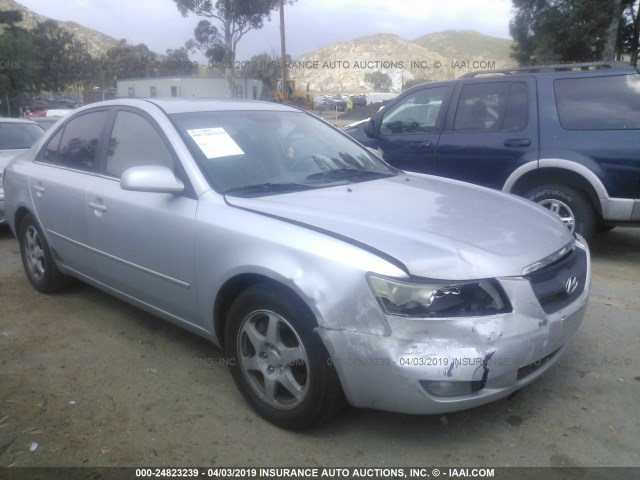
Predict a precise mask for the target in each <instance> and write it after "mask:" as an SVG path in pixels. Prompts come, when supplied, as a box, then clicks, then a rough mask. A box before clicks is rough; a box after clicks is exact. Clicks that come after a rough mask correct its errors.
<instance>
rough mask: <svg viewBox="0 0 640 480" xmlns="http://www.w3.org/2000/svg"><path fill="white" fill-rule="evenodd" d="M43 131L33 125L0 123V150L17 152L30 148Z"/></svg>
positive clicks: (38, 126)
mask: <svg viewBox="0 0 640 480" xmlns="http://www.w3.org/2000/svg"><path fill="white" fill-rule="evenodd" d="M43 133H44V129H43V128H42V127H41V126H40V125H36V124H33V123H8V122H7V123H3V122H0V150H18V149H27V148H31V145H33V144H34V143H35V141H36V140H38V139H39V138H40V137H41V136H42V134H43Z"/></svg>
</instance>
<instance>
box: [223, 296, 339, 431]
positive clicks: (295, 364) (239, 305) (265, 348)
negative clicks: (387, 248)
mask: <svg viewBox="0 0 640 480" xmlns="http://www.w3.org/2000/svg"><path fill="white" fill-rule="evenodd" d="M316 326H317V323H316V319H315V317H314V315H313V314H312V312H311V311H309V309H308V308H307V306H306V305H305V304H304V303H303V302H302V301H301V300H300V299H299V298H298V297H296V296H295V295H294V294H293V293H291V292H290V291H288V290H286V289H285V288H283V287H279V286H274V285H269V284H257V285H253V286H251V287H249V288H248V289H247V290H245V291H244V292H242V293H241V294H240V295H239V296H238V298H237V299H236V300H235V302H234V303H233V305H232V306H231V309H230V311H229V317H228V323H227V327H226V332H225V345H226V349H227V354H228V355H229V357H230V359H231V361H230V365H231V375H232V377H233V380H234V381H235V383H236V385H237V386H238V389H239V390H240V392H241V393H242V395H243V396H244V398H245V399H246V401H247V402H248V403H249V404H250V405H251V407H252V408H253V409H254V410H256V412H257V413H258V414H259V415H260V416H262V417H263V418H265V419H266V420H268V421H269V422H271V423H273V424H275V425H277V426H279V427H281V428H286V429H289V430H300V429H303V428H307V427H309V426H311V425H314V424H317V423H319V422H322V421H324V420H327V419H328V418H330V417H331V416H333V415H334V414H335V413H337V412H338V411H339V410H340V408H341V407H342V406H343V404H344V397H343V393H342V389H341V387H340V382H339V380H338V376H337V374H336V371H335V369H334V368H333V366H332V364H331V361H330V360H329V354H328V353H327V351H326V349H325V348H324V345H323V344H322V341H321V340H320V337H319V336H318V334H317V333H316V332H315V331H314V329H315V327H316Z"/></svg>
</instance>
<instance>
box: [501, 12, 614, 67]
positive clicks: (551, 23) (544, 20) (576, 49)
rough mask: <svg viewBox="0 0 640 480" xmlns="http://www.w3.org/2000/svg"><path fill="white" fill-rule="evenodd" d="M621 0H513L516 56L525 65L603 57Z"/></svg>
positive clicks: (511, 26) (591, 59)
mask: <svg viewBox="0 0 640 480" xmlns="http://www.w3.org/2000/svg"><path fill="white" fill-rule="evenodd" d="M616 3H617V0H513V7H514V11H515V14H514V18H513V20H512V22H511V24H510V31H511V36H512V37H513V39H514V40H515V42H516V43H515V46H514V51H513V54H512V56H513V57H514V58H515V59H516V60H518V61H519V62H520V63H521V64H529V63H557V62H567V61H595V60H600V59H602V58H603V53H604V51H605V46H606V44H607V40H608V38H609V37H607V32H608V29H609V28H610V26H611V24H612V21H613V19H614V18H615V17H616V15H617V14H618V13H619V12H616Z"/></svg>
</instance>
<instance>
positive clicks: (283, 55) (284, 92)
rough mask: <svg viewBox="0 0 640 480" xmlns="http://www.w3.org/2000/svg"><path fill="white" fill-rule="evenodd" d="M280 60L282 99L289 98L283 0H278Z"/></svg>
mask: <svg viewBox="0 0 640 480" xmlns="http://www.w3.org/2000/svg"><path fill="white" fill-rule="evenodd" d="M280 50H281V52H280V55H281V56H280V61H281V62H282V101H283V102H286V101H287V100H288V99H289V89H288V87H287V48H286V46H285V41H284V0H280Z"/></svg>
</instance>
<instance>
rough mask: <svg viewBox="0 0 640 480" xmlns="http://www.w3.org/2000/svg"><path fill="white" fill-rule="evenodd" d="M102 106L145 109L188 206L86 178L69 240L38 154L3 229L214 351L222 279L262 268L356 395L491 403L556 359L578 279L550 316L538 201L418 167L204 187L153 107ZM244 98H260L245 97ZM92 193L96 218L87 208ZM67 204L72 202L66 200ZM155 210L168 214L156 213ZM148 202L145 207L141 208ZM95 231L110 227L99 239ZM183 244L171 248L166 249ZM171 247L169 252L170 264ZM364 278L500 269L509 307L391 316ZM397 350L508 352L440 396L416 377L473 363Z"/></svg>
mask: <svg viewBox="0 0 640 480" xmlns="http://www.w3.org/2000/svg"><path fill="white" fill-rule="evenodd" d="M111 104H113V105H121V104H124V105H129V106H132V107H136V108H139V109H141V110H143V111H145V112H147V113H148V114H149V115H151V116H152V117H153V118H154V119H155V120H156V121H157V122H158V124H159V125H160V126H161V127H162V129H163V130H164V132H165V134H166V135H167V137H168V139H169V140H170V142H171V143H172V145H173V146H174V148H175V151H176V154H177V156H178V158H179V160H180V162H181V163H182V165H183V167H184V170H185V171H186V173H187V176H188V178H189V181H190V183H191V185H192V187H193V189H194V191H195V193H196V196H197V200H193V201H192V202H189V201H186V200H185V199H184V198H181V199H179V198H172V196H171V195H170V194H166V193H143V192H124V191H120V190H119V185H118V182H117V181H115V180H114V179H109V178H105V177H101V176H99V175H89V174H83V175H84V176H86V177H89V178H88V180H87V191H88V194H87V195H85V196H83V195H79V194H78V195H76V196H75V197H74V198H67V199H66V200H64V202H65V203H64V205H60V204H57V208H58V209H63V210H64V211H68V209H69V208H73V209H75V210H77V212H78V215H79V216H78V217H76V216H74V217H72V219H71V220H69V224H70V225H71V224H73V223H74V222H75V223H77V224H82V225H84V226H82V225H75V226H73V227H74V228H70V230H69V231H70V232H71V233H70V234H71V235H80V236H79V237H78V238H76V239H74V238H68V239H65V238H63V237H60V235H61V234H62V233H61V232H58V231H57V230H58V229H59V228H62V227H60V225H64V222H63V223H60V221H59V218H58V217H56V220H55V221H54V220H52V219H51V218H50V217H51V215H47V214H42V213H41V212H42V211H43V210H42V207H39V206H38V204H39V201H38V196H37V193H38V192H37V190H35V191H34V190H33V189H30V188H29V187H28V185H30V186H31V187H33V186H37V185H38V184H39V182H42V185H43V186H44V187H45V188H48V183H49V181H50V180H49V179H50V176H49V175H50V174H52V170H49V169H47V175H44V174H43V170H42V169H43V165H38V164H35V163H33V161H32V158H33V156H34V154H33V151H32V153H31V154H29V155H27V156H26V157H22V158H21V159H18V160H16V161H14V162H13V163H12V164H11V166H10V167H9V175H8V178H7V191H8V193H9V195H8V211H9V212H11V214H12V215H11V217H10V218H9V221H10V226H11V228H12V230H13V231H14V232H15V231H16V225H15V222H14V214H15V213H16V212H17V211H18V209H19V208H26V209H27V210H28V211H31V212H32V213H35V214H36V215H37V217H38V219H39V221H40V222H41V224H42V225H43V226H44V228H45V232H46V233H45V234H46V236H47V240H48V241H49V242H50V243H51V245H53V246H54V249H56V251H58V253H60V252H63V251H64V252H65V254H64V255H61V258H62V260H63V261H64V263H62V261H61V263H60V268H61V269H62V270H63V271H66V272H67V273H72V274H75V275H76V276H78V277H81V278H83V279H84V280H86V281H88V282H89V283H92V284H93V285H95V286H97V287H99V288H102V289H104V290H106V291H108V292H110V293H112V294H115V295H116V296H119V297H120V298H123V299H125V300H127V301H129V302H131V303H133V304H135V305H138V306H139V307H141V308H144V309H146V310H147V311H150V312H152V313H154V314H156V315H159V316H161V317H163V318H165V319H167V320H170V321H172V322H174V323H176V324H179V325H181V326H183V327H185V328H187V329H189V330H191V331H193V332H195V333H197V334H199V335H202V336H204V337H206V338H208V339H210V340H211V341H212V342H214V343H216V344H218V345H220V344H221V339H220V338H219V337H218V336H217V332H216V327H215V324H214V322H215V321H216V320H218V319H215V318H214V316H213V312H214V311H215V306H216V300H217V299H218V293H219V292H220V291H221V289H222V288H223V286H224V285H225V284H227V282H228V281H230V280H232V279H234V278H238V276H241V275H259V276H261V277H263V278H269V279H272V280H273V281H277V282H280V283H282V284H283V285H286V286H288V287H289V288H291V289H292V290H293V291H294V292H296V293H297V294H298V295H299V296H300V298H302V299H303V301H305V302H306V304H307V305H308V306H309V308H310V309H311V310H312V311H313V312H314V314H315V315H316V318H317V321H318V325H319V327H318V333H319V335H320V337H321V338H322V339H323V341H324V343H325V345H326V347H327V349H328V350H329V352H330V354H331V355H332V358H333V360H334V365H335V366H336V370H337V371H338V374H339V377H340V380H341V383H342V386H343V389H344V391H345V394H346V395H347V398H348V400H349V402H350V403H352V404H353V405H356V406H365V407H371V408H380V409H386V410H393V411H401V412H408V413H437V412H443V411H448V410H454V409H460V408H466V407H471V406H475V405H478V404H482V403H486V402H488V401H490V400H492V399H493V398H498V397H501V396H505V395H508V394H509V393H511V392H512V391H514V390H515V389H517V388H520V387H521V386H522V385H524V384H526V383H528V382H530V381H532V380H534V379H535V378H537V377H538V376H539V375H540V374H542V373H543V372H544V371H545V370H546V369H547V368H548V366H549V365H551V363H552V362H550V363H549V364H547V365H545V366H543V367H542V368H540V369H538V370H537V371H536V372H535V373H534V374H532V375H530V376H528V377H526V378H525V379H523V380H521V381H516V378H515V375H516V371H517V369H518V368H519V367H521V366H523V365H527V364H529V363H531V362H532V361H536V360H538V359H540V358H542V357H544V356H546V355H549V354H550V353H551V352H554V351H556V350H558V349H559V351H558V353H557V354H556V356H555V357H554V358H553V360H555V359H557V357H558V356H559V354H560V353H561V352H562V350H563V349H564V348H565V346H566V342H567V341H568V340H569V338H571V336H572V334H573V333H574V332H575V330H576V329H577V327H578V325H579V324H580V322H581V320H582V317H583V315H584V311H585V306H586V302H587V298H588V292H589V288H588V285H587V287H586V288H585V290H584V292H583V294H582V295H581V296H580V298H579V299H578V300H577V301H576V302H574V303H573V304H571V305H570V306H568V307H567V308H565V309H564V310H562V311H560V312H557V313H555V314H553V315H546V314H545V313H544V312H543V311H542V309H541V307H540V305H539V302H538V301H537V299H536V298H535V296H534V294H533V291H532V289H531V286H530V284H529V282H528V281H527V280H525V279H524V278H522V276H521V274H522V270H523V269H524V268H525V267H526V266H528V265H529V264H531V263H535V262H536V261H538V260H540V259H542V258H544V257H546V256H548V255H549V254H550V253H553V252H554V251H557V250H559V249H561V248H562V247H564V246H565V245H566V244H567V243H568V242H570V241H571V237H570V236H569V234H568V232H567V230H566V228H564V226H563V225H562V224H561V223H560V222H559V221H558V220H557V219H556V218H555V217H553V216H552V215H551V214H549V213H548V212H546V211H545V210H543V209H541V208H539V207H537V206H535V205H533V204H530V203H528V202H525V201H523V200H519V199H515V198H513V197H511V196H508V195H505V194H501V193H499V192H493V191H489V190H485V189H482V188H480V187H470V186H464V187H463V186H462V185H461V184H460V183H458V182H453V181H443V180H437V179H433V178H430V177H426V176H416V175H412V176H407V177H404V176H401V177H398V178H394V179H389V180H377V181H372V182H366V183H361V184H356V185H352V186H350V187H331V188H327V189H322V190H317V191H308V192H302V193H296V194H287V195H278V196H273V197H268V198H262V199H260V198H258V199H240V198H233V197H227V198H225V197H223V196H221V195H219V194H218V193H216V192H214V191H212V190H211V189H210V187H209V186H208V184H207V182H206V180H205V179H204V178H203V177H202V175H201V173H200V171H199V170H198V167H197V166H196V164H195V162H194V160H193V159H192V158H191V156H190V154H189V152H188V150H187V148H186V146H184V144H183V143H182V140H181V139H180V137H179V135H178V133H177V132H176V131H175V129H174V128H173V126H172V124H171V122H170V121H169V120H168V119H167V117H166V115H165V114H164V113H163V112H162V111H161V110H160V109H159V108H158V107H157V106H155V105H154V104H152V103H150V102H142V101H135V100H131V101H127V100H124V101H117V102H112V103H111ZM190 105H191V104H189V102H182V103H181V102H176V103H173V104H168V105H166V104H163V107H164V108H165V110H168V111H171V109H173V110H174V111H179V110H180V109H186V110H185V111H188V110H189V108H190ZM252 105H253V104H252ZM201 108H206V106H203V107H201ZM240 108H247V109H250V108H254V107H252V106H245V105H244V104H241V107H240ZM259 108H274V109H286V107H277V106H268V107H265V106H260V107H259ZM50 168H51V169H57V170H60V172H59V174H60V175H61V176H63V175H64V174H67V175H71V176H74V175H75V174H71V173H69V171H68V170H67V169H62V168H57V167H50ZM79 183H84V182H82V181H80V182H79ZM349 190H350V191H349ZM47 191H49V190H45V193H46V192H47ZM40 193H42V192H40ZM94 197H95V198H94ZM116 197H117V200H116ZM123 198H129V200H130V202H131V204H135V205H137V208H139V209H140V210H139V211H138V212H135V214H134V212H129V214H127V212H126V211H125V204H120V205H119V206H118V204H119V203H120V202H121V200H122V199H123ZM98 199H100V200H102V201H103V203H104V205H105V207H106V208H107V211H106V212H104V211H101V210H99V209H98V210H96V209H94V208H92V207H91V206H89V203H94V204H95V203H96V201H97V200H98ZM51 201H56V202H59V201H60V199H51ZM71 203H77V205H74V206H73V207H70V204H71ZM54 206H56V205H54ZM159 206H163V207H168V206H169V207H171V208H164V209H162V210H161V212H157V211H155V210H156V209H157V208H158V207H159ZM498 207H499V210H500V211H501V214H500V215H498V214H497V213H496V212H497V210H498ZM149 208H153V209H154V213H153V214H152V215H146V214H144V210H145V209H149ZM469 211H470V212H472V213H471V214H469V213H466V212H469ZM80 212H82V213H80ZM113 212H118V213H117V218H115V219H112V220H109V222H111V223H105V222H104V220H105V217H106V216H108V215H110V214H112V213H113ZM78 218H81V219H85V218H86V219H87V221H86V222H85V221H84V220H78ZM176 218H180V219H181V220H180V222H182V223H181V226H180V227H179V229H180V230H181V232H179V233H175V234H171V233H170V232H169V230H170V227H172V226H175V223H173V222H175V221H176ZM418 220H419V221H420V222H421V223H418ZM52 222H53V223H52ZM118 230H120V231H118ZM76 232H80V233H76ZM105 234H107V235H109V236H110V237H109V238H108V241H107V239H106V238H102V240H103V241H102V242H101V241H100V238H101V237H102V236H104V235H105ZM83 235H86V236H83ZM132 239H135V240H136V242H145V247H144V248H143V247H142V246H140V245H131V244H132V243H136V242H132ZM85 242H86V243H85ZM370 247H371V248H370ZM65 248H67V249H69V251H65ZM580 248H585V249H586V247H580ZM177 249H180V250H181V251H180V252H177V253H176V250H177ZM71 250H73V252H75V253H73V252H72V251H71ZM79 252H84V253H83V254H82V255H84V256H85V257H86V258H85V259H83V261H85V262H86V265H80V266H78V265H76V266H75V267H70V266H69V265H70V263H69V262H70V260H69V257H68V255H71V256H72V257H73V258H76V259H77V258H78V257H77V256H76V255H79V256H82V255H80V254H79ZM377 252H382V253H384V254H385V255H381V254H379V253H377ZM174 253H175V254H176V255H177V258H170V257H172V255H174ZM185 255H186V256H185ZM394 259H395V260H394ZM177 260H179V261H177ZM403 265H404V267H403ZM96 266H98V268H96ZM369 272H374V273H377V274H380V275H385V276H389V277H396V278H408V277H409V275H417V276H421V277H430V278H441V279H449V280H462V279H469V278H491V277H499V282H500V283H501V284H502V286H503V288H504V289H505V291H506V292H507V294H508V295H509V298H510V299H511V301H512V304H513V307H514V309H513V312H511V313H508V314H501V315H493V316H487V317H472V318H464V319H446V320H442V319H441V320H438V319H418V320H412V319H406V318H401V317H394V316H387V315H385V314H384V313H383V312H382V310H381V309H380V307H379V306H378V304H377V302H376V300H375V299H374V297H373V294H372V292H371V289H370V288H369V286H368V284H367V281H366V274H367V273H369ZM589 279H590V273H588V275H587V281H589ZM152 290H153V291H152ZM403 356H414V357H424V356H427V357H429V358H439V359H445V358H446V359H450V360H455V359H461V358H474V359H475V358H480V359H482V360H483V361H486V360H487V359H488V358H489V359H492V358H495V359H498V358H505V359H508V360H509V363H508V364H496V365H493V364H488V365H487V366H486V367H482V372H483V373H484V370H485V368H486V373H487V387H486V388H485V389H483V391H482V392H480V393H476V394H472V395H467V396H465V397H455V398H435V397H432V396H430V395H428V394H427V393H426V392H425V391H424V390H423V389H421V388H420V386H419V384H418V381H419V380H437V379H444V380H461V381H469V380H471V379H473V378H475V377H474V376H477V375H478V368H479V367H478V365H458V366H455V364H454V367H453V368H452V367H450V366H443V365H438V364H436V365H431V366H420V367H417V366H412V365H401V362H400V359H401V358H403ZM358 359H361V360H362V361H361V362H360V361H357V360H358ZM375 359H389V364H388V365H380V364H376V363H375ZM367 362H369V363H367ZM487 363H488V362H487Z"/></svg>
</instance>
